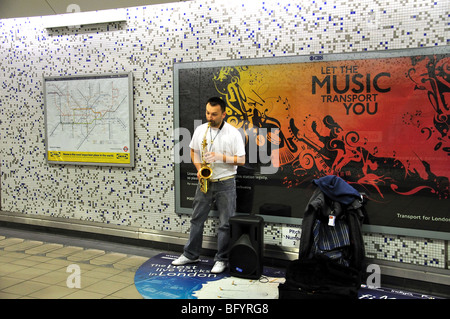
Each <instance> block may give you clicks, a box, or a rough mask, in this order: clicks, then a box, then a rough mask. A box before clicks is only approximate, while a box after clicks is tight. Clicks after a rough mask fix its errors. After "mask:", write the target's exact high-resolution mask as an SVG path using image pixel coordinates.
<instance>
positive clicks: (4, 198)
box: [0, 0, 450, 268]
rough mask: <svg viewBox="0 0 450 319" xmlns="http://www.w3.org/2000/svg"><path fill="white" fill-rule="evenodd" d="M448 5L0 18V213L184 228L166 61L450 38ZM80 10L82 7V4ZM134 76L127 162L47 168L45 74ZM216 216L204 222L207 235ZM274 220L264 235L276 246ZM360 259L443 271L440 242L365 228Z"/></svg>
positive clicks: (213, 5) (267, 6)
mask: <svg viewBox="0 0 450 319" xmlns="http://www.w3.org/2000/svg"><path fill="white" fill-rule="evenodd" d="M449 6H450V2H449V1H448V0H431V1H429V0H403V1H387V0H377V1H373V0H358V1H353V0H350V1H349V0H345V1H343V0H342V1H310V0H308V1H306V0H303V1H285V0H278V1H272V0H266V1H235V0H226V1H223V0H217V1H212V0H209V1H186V2H177V3H173V4H166V5H154V6H147V7H136V8H128V9H120V10H125V11H126V13H127V21H126V22H122V23H110V24H101V25H92V26H88V27H81V28H61V29H51V30H47V29H45V28H44V27H43V22H44V21H45V19H50V18H49V17H33V18H21V19H7V20H0V43H1V46H0V63H1V68H0V85H1V87H0V121H1V122H0V161H1V208H2V210H3V211H11V212H19V213H24V214H29V215H35V216H56V217H62V218H68V219H74V220H84V221H95V222H100V223H104V224H114V225H120V226H122V227H127V226H134V227H142V228H145V229H148V230H157V231H170V232H178V233H187V232H188V229H189V217H188V216H184V215H182V216H179V215H177V214H175V212H174V181H173V176H174V173H173V170H174V165H173V161H172V154H171V149H172V146H173V136H172V127H173V111H174V108H173V107H174V105H173V85H174V82H173V65H174V63H175V62H191V61H211V60H227V59H245V58H261V57H272V56H290V55H303V54H321V53H324V54H326V53H342V52H347V53H348V52H360V51H374V50H393V49H402V48H418V47H432V46H442V45H448V44H449V40H450V34H449V33H450V31H449V28H450V27H449V23H448V21H449V13H450V8H449ZM81 9H83V8H81ZM130 71H131V72H133V76H134V98H135V101H134V106H135V140H136V167H135V168H134V169H127V168H108V167H82V166H70V165H68V166H58V165H47V164H46V163H45V159H44V153H45V145H44V142H45V129H44V99H43V91H42V89H43V79H42V78H43V76H62V75H85V74H104V73H114V72H130ZM216 227H217V221H216V220H214V219H211V220H209V221H208V222H207V225H206V229H205V233H206V234H207V235H214V234H215V229H216ZM282 227H283V225H279V224H268V225H266V227H265V242H266V243H268V244H275V245H282V231H281V229H282ZM365 239H366V246H367V254H368V256H370V257H374V258H379V259H387V260H392V261H397V262H406V263H414V264H420V265H427V266H433V267H440V268H445V267H446V264H448V261H446V260H445V259H446V255H445V250H446V245H447V242H445V241H442V240H430V239H423V238H412V237H405V236H388V235H382V234H365Z"/></svg>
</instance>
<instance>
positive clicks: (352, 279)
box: [278, 256, 361, 299]
mask: <svg viewBox="0 0 450 319" xmlns="http://www.w3.org/2000/svg"><path fill="white" fill-rule="evenodd" d="M360 286H361V275H360V271H358V270H356V269H354V268H351V267H347V266H344V265H340V264H338V263H336V262H335V261H333V260H332V259H329V258H327V257H322V256H315V257H313V258H311V259H303V260H300V259H297V260H294V261H291V262H290V263H289V264H288V267H287V270H286V281H285V283H284V284H280V285H279V286H278V292H279V298H280V299H357V298H358V289H359V288H360Z"/></svg>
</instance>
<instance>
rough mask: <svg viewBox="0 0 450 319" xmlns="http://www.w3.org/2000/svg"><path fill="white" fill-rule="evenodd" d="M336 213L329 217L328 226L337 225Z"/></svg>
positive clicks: (332, 212)
mask: <svg viewBox="0 0 450 319" xmlns="http://www.w3.org/2000/svg"><path fill="white" fill-rule="evenodd" d="M333 214H334V211H331V214H330V215H328V226H333V227H334V225H335V224H336V216H334V215H333Z"/></svg>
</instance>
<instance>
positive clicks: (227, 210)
mask: <svg viewBox="0 0 450 319" xmlns="http://www.w3.org/2000/svg"><path fill="white" fill-rule="evenodd" d="M225 110H226V104H225V102H224V101H223V100H222V99H220V98H218V97H212V98H210V99H209V100H208V101H207V103H206V120H207V123H204V124H202V125H200V126H198V127H197V128H196V129H195V131H194V135H193V137H192V140H191V143H190V144H189V147H190V148H191V160H192V163H193V164H194V166H195V168H196V169H197V178H198V179H199V185H198V187H197V190H196V192H195V198H194V202H193V214H192V217H191V229H190V233H189V240H188V242H187V243H186V245H185V246H184V252H183V254H182V255H181V256H180V257H179V258H178V259H176V260H175V261H173V262H172V264H173V265H177V266H179V265H185V264H188V263H194V262H197V261H198V260H199V259H198V258H199V256H200V250H201V248H202V241H203V227H204V223H205V221H206V219H207V218H208V214H209V212H210V210H211V207H212V206H213V204H215V205H216V207H217V211H218V213H219V228H218V231H217V235H218V238H217V253H216V255H215V257H214V261H215V264H214V267H213V268H212V270H211V272H212V273H221V272H223V271H224V270H225V269H226V268H227V264H228V251H229V247H228V245H229V240H230V233H229V218H230V217H232V216H234V214H235V211H236V181H235V175H236V172H237V166H240V165H244V163H245V146H244V140H243V138H242V135H241V133H240V132H239V131H238V130H237V129H236V128H235V127H233V126H232V125H231V124H228V123H227V122H225V116H226V112H225ZM206 166H207V167H208V168H206ZM209 170H211V171H209ZM205 171H206V172H207V173H208V175H210V176H209V177H208V178H204V176H202V173H203V174H205Z"/></svg>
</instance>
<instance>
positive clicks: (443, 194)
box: [177, 47, 450, 232]
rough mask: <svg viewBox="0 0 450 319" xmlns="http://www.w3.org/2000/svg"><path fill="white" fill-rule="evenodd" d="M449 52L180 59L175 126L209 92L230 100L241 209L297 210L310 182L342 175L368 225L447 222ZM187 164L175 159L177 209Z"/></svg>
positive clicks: (185, 122) (443, 228)
mask: <svg viewBox="0 0 450 319" xmlns="http://www.w3.org/2000/svg"><path fill="white" fill-rule="evenodd" d="M449 52H450V51H449V49H448V48H442V47H441V48H440V49H439V50H438V49H435V50H434V51H433V50H431V51H430V50H422V49H418V50H409V51H406V52H401V53H402V54H399V53H398V52H396V53H395V54H389V53H390V52H389V53H385V54H378V55H374V54H368V53H361V54H352V55H318V56H310V57H308V59H303V60H301V62H293V61H292V60H288V61H287V62H283V61H282V60H281V61H280V60H276V61H275V60H273V61H274V62H276V63H271V59H270V58H269V59H265V60H264V62H265V63H262V62H261V61H257V62H255V61H254V62H253V63H251V62H250V63H248V64H245V61H238V62H236V61H235V62H236V63H235V65H233V64H232V63H226V64H225V63H224V65H222V66H221V65H220V64H221V62H220V61H218V62H215V63H214V64H212V63H211V64H209V65H207V66H201V64H199V63H196V64H195V65H193V66H192V67H191V66H189V63H186V64H185V65H183V64H181V66H180V67H179V68H178V70H177V71H178V81H179V82H178V87H179V89H178V94H179V115H180V122H179V126H180V127H187V128H188V129H189V130H190V131H192V132H193V125H192V123H194V121H195V120H203V121H204V104H205V101H206V100H207V98H208V97H209V96H220V97H221V98H222V99H223V100H225V101H226V104H227V109H226V113H227V117H226V121H227V122H228V123H230V124H232V125H234V126H235V127H237V128H238V129H239V130H240V131H241V134H242V135H243V137H244V138H245V141H246V146H247V161H246V165H245V166H244V167H243V168H242V169H240V171H238V211H241V212H255V213H261V212H263V211H264V208H265V207H277V208H278V209H275V210H273V211H272V212H270V210H269V213H268V214H269V215H270V214H272V215H273V214H275V215H278V216H284V217H294V218H301V217H302V216H303V212H304V210H305V208H306V205H307V203H308V200H309V197H310V195H311V194H312V191H313V190H314V186H313V185H312V183H311V182H312V180H314V179H317V178H320V177H322V176H326V175H338V176H340V177H341V178H343V179H344V180H345V181H347V182H348V183H349V184H350V185H352V186H353V187H354V188H356V189H357V190H358V191H359V192H361V193H364V194H365V195H366V196H367V198H368V200H369V201H368V204H367V207H366V208H367V219H366V221H365V223H367V224H371V225H379V226H391V227H400V228H413V229H422V230H431V231H438V232H448V231H450V209H449V208H450V205H449V204H450V203H449V178H450V169H449V167H450V139H449V137H450V135H449V126H450V104H449V103H450V102H449V101H450V54H449ZM227 62H228V61H227ZM199 66H200V67H199ZM193 110H198V111H195V112H194V111H193ZM264 168H265V169H266V170H265V171H263V169H264ZM268 168H272V170H269V169H268ZM192 170H193V166H192V164H190V163H181V164H180V181H181V182H180V189H181V196H180V205H181V206H182V207H190V206H191V202H190V201H189V198H191V197H192V196H193V195H192V194H193V189H192V188H193V185H192V184H194V183H191V182H190V181H191V178H190V177H191V175H192V173H191V172H192Z"/></svg>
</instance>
